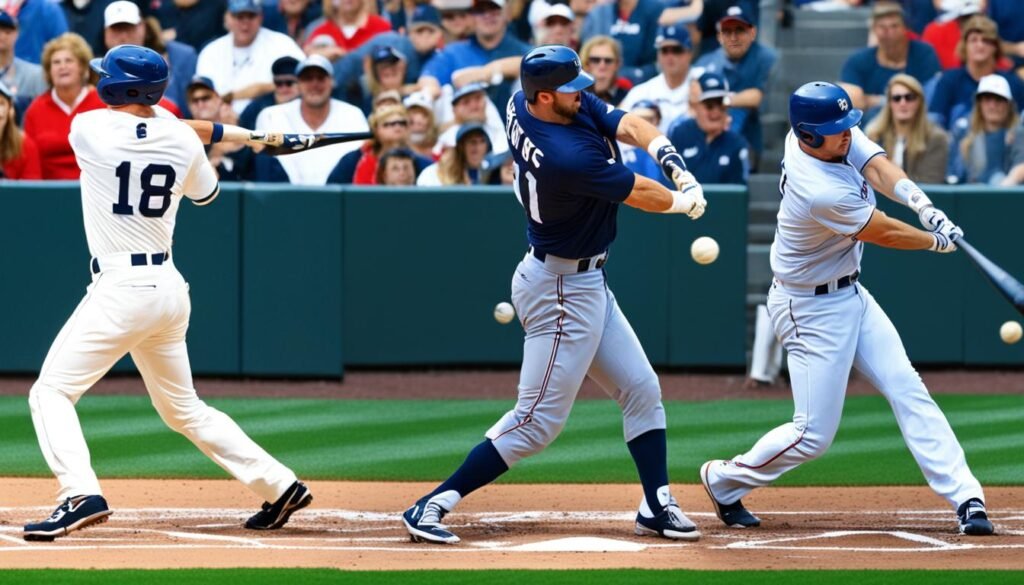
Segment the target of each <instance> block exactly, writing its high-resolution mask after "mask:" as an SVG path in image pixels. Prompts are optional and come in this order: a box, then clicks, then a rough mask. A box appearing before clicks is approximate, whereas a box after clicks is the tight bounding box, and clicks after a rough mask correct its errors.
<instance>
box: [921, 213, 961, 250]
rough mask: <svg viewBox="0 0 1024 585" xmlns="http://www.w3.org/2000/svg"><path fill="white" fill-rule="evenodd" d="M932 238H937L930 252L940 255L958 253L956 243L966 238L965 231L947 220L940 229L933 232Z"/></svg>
mask: <svg viewBox="0 0 1024 585" xmlns="http://www.w3.org/2000/svg"><path fill="white" fill-rule="evenodd" d="M940 213H941V212H940ZM932 236H933V237H934V238H935V243H933V244H932V247H931V248H929V250H931V251H932V252H938V253H939V254H948V253H950V252H955V251H956V241H957V240H959V239H960V238H962V237H964V230H962V229H960V227H959V226H955V225H953V222H951V221H949V219H948V218H947V219H946V221H945V222H944V223H943V224H942V226H941V227H939V229H937V230H935V231H933V232H932Z"/></svg>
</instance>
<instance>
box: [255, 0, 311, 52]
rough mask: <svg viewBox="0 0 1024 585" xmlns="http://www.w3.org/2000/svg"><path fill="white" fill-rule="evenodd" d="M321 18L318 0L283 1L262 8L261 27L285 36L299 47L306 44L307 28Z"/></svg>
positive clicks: (269, 3)
mask: <svg viewBox="0 0 1024 585" xmlns="http://www.w3.org/2000/svg"><path fill="white" fill-rule="evenodd" d="M321 18H323V3H322V2H319V1H318V0H285V1H284V2H281V1H280V0H278V1H277V2H268V3H267V4H266V5H264V6H263V26H265V27H267V28H269V29H270V30H272V31H276V32H279V33H282V34H286V35H288V36H289V37H291V38H292V40H293V41H295V43H296V44H298V45H299V46H300V47H301V46H304V45H305V44H306V40H307V36H306V33H307V32H309V27H310V25H312V24H313V23H314V22H316V21H317V20H319V19H321Z"/></svg>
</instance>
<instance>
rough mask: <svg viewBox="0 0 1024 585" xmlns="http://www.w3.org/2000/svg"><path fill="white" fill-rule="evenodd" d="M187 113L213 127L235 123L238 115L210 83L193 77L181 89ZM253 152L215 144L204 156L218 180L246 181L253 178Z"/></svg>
mask: <svg viewBox="0 0 1024 585" xmlns="http://www.w3.org/2000/svg"><path fill="white" fill-rule="evenodd" d="M185 94H186V96H187V100H188V102H187V103H188V111H189V112H190V113H191V116H192V118H194V119H196V120H206V121H208V122H213V123H216V124H237V123H238V114H236V113H235V111H234V110H233V109H231V104H228V103H226V102H225V101H224V100H223V99H222V98H221V96H220V94H219V93H217V88H216V87H215V86H214V83H213V80H212V79H210V78H209V77H204V76H202V75H196V76H195V77H193V78H192V79H190V80H189V82H188V85H187V86H186V89H185ZM253 156H254V155H253V151H252V149H251V148H249V147H246V146H245V145H243V144H240V143H237V142H218V143H216V144H211V145H207V146H206V157H207V158H208V159H209V160H210V164H212V165H213V168H214V169H216V170H217V176H218V177H220V180H221V181H249V180H252V178H253V173H254V166H253Z"/></svg>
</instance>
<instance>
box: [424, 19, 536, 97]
mask: <svg viewBox="0 0 1024 585" xmlns="http://www.w3.org/2000/svg"><path fill="white" fill-rule="evenodd" d="M472 15H473V26H474V32H473V36H472V37H471V38H469V39H467V40H464V41H458V42H455V43H451V44H450V45H448V46H446V47H445V48H444V49H442V50H441V52H440V53H438V54H437V55H436V56H435V57H434V58H432V59H431V60H430V61H428V62H427V64H426V65H425V66H424V68H423V73H422V75H421V76H420V79H419V85H420V88H421V89H422V90H423V91H426V92H427V93H428V95H430V96H431V97H432V98H434V99H437V97H439V96H440V95H441V88H442V87H443V86H445V85H452V86H453V87H461V86H463V85H466V84H467V83H472V82H478V83H487V84H488V85H489V86H490V89H489V90H488V93H489V94H490V96H491V99H492V100H493V101H494V102H495V103H499V104H507V103H508V100H509V98H510V97H511V95H512V82H513V81H516V80H518V79H519V64H520V62H521V61H522V57H523V55H525V54H526V53H528V52H529V51H530V49H531V47H530V45H527V44H526V43H523V42H522V41H520V40H519V39H517V38H515V36H513V35H512V34H510V33H509V32H508V18H507V17H506V15H505V0H475V2H474V3H473V9H472ZM499 115H504V114H503V112H499Z"/></svg>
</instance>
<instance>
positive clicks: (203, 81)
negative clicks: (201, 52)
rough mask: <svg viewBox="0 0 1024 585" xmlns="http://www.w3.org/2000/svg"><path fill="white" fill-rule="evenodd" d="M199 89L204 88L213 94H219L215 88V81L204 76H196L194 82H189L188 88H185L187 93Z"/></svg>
mask: <svg viewBox="0 0 1024 585" xmlns="http://www.w3.org/2000/svg"><path fill="white" fill-rule="evenodd" d="M197 87H203V88H206V89H208V90H210V91H212V92H213V93H217V88H216V87H214V85H213V80H212V79H210V78H209V77H206V76H203V75H196V76H195V77H193V78H192V80H191V81H189V82H188V87H186V88H185V91H186V92H191V91H192V90H193V89H195V88H197Z"/></svg>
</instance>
